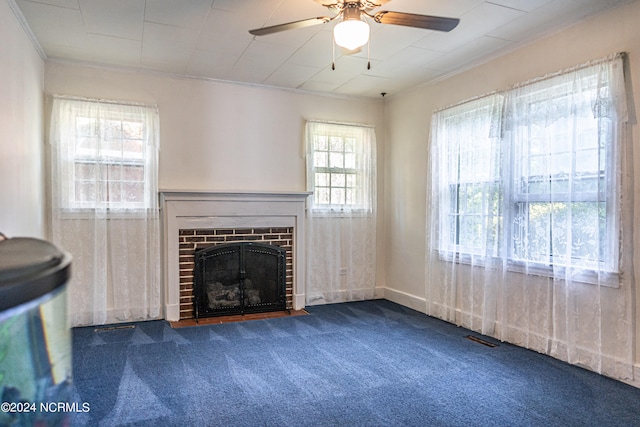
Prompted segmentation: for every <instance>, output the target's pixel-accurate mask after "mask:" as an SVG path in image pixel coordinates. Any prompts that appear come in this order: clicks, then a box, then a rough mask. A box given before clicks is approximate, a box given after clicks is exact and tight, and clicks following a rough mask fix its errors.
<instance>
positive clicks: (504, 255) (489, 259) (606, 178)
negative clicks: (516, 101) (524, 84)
mask: <svg viewBox="0 0 640 427" xmlns="http://www.w3.org/2000/svg"><path fill="white" fill-rule="evenodd" d="M559 85H560V84H559ZM607 89H608V87H607ZM594 90H602V87H600V86H598V87H596V88H595V89H594ZM569 95H570V94H569V93H568V92H567V93H563V94H560V95H558V96H569ZM472 102H473V101H472ZM472 102H470V103H469V105H470V109H472V108H473V104H472ZM503 108H504V104H503ZM459 114H460V115H464V111H463V112H461V113H459ZM487 114H490V112H487ZM502 114H503V113H502V112H501V116H502ZM574 117H575V115H574V114H572V115H571V116H570V117H569V119H571V118H574ZM594 119H595V120H596V123H595V130H594V129H591V130H592V131H594V132H595V133H596V138H601V137H602V135H600V134H599V132H601V129H600V128H599V126H600V124H601V122H599V121H600V120H609V118H607V117H600V116H599V117H594ZM503 120H504V118H503ZM432 126H433V124H432ZM502 126H504V124H502ZM529 126H532V125H529ZM607 126H609V129H608V134H607V135H608V137H607V141H606V144H604V147H599V148H597V149H598V150H601V152H598V153H597V156H598V158H597V162H598V170H597V171H595V172H594V173H593V174H592V175H593V178H594V179H595V180H596V189H594V190H590V191H584V192H571V191H570V190H568V191H567V192H566V193H558V192H551V191H549V192H544V193H536V194H532V193H527V192H526V191H525V189H524V188H518V185H517V184H516V180H517V179H518V178H526V179H527V181H526V185H527V186H528V185H529V183H530V182H531V178H532V177H535V176H534V175H531V174H529V175H526V174H524V173H520V171H519V170H518V166H516V159H515V158H514V154H513V153H514V151H515V150H513V148H512V147H506V146H505V145H504V143H503V141H502V137H503V136H504V135H500V136H501V138H500V139H501V141H500V143H499V149H500V150H503V151H502V153H501V154H502V158H503V165H502V169H501V173H500V176H499V178H500V181H501V182H502V183H503V185H502V188H501V191H502V193H501V197H502V198H503V200H504V203H503V206H504V212H502V217H501V219H499V220H500V221H501V222H502V227H501V230H500V232H501V235H499V236H497V239H498V242H499V243H498V246H499V247H498V251H497V252H498V253H497V254H486V253H485V252H486V250H485V249H484V248H482V250H481V251H477V250H474V247H471V246H467V247H465V246H462V245H459V244H458V243H459V242H460V240H459V238H457V240H456V241H455V243H456V244H448V242H451V241H452V240H451V239H452V238H453V236H452V234H453V233H455V234H459V233H460V225H459V224H453V223H452V221H451V219H449V220H448V222H446V227H440V229H439V234H442V233H444V234H445V236H442V235H440V236H439V237H438V238H437V239H436V242H437V245H438V246H437V248H436V249H437V251H438V252H439V254H440V259H442V260H447V261H452V262H459V263H468V264H474V265H490V264H495V263H503V262H506V267H507V270H508V271H514V272H520V273H526V274H532V275H539V276H546V277H559V276H564V277H571V278H572V280H574V281H578V282H584V283H600V284H603V285H605V286H612V287H617V286H618V283H619V268H620V259H619V253H618V248H617V246H616V242H618V241H619V237H620V227H619V226H618V221H617V216H618V215H619V205H618V206H615V207H614V206H613V204H614V203H616V200H613V199H614V198H615V197H614V196H612V195H611V191H609V190H610V189H609V186H610V185H611V184H610V182H611V175H612V174H615V173H616V169H615V159H614V158H613V155H612V151H613V149H612V145H613V144H619V141H618V138H617V137H616V132H615V129H614V128H615V123H613V122H611V123H608V124H607ZM502 132H504V128H503V129H502ZM529 143H530V139H529V140H527V141H526V142H523V143H522V144H523V145H524V144H529ZM575 145H576V143H575V140H572V141H571V147H570V150H571V152H572V153H575V152H576V151H575V150H576V146H575ZM589 149H592V148H589V147H587V148H586V149H585V150H589ZM439 155H440V156H442V157H443V158H445V159H446V158H447V155H449V151H446V149H445V152H443V153H440V154H439ZM547 155H549V154H548V153H547ZM601 155H604V156H605V161H604V162H602V161H601V159H600V156H601ZM573 156H575V154H572V159H573V161H572V164H571V166H570V174H573V175H572V177H574V176H575V174H576V171H577V168H576V162H575V157H573ZM531 158H532V155H531V153H530V152H529V153H528V154H527V156H526V157H525V156H522V159H521V160H522V161H523V162H524V161H529V160H530V159H531ZM439 161H443V160H442V159H441V160H439ZM444 161H446V160H444ZM462 167H463V165H462V164H461V163H460V162H459V163H458V171H457V173H458V177H459V176H460V173H461V169H460V168H462ZM449 172H451V171H449ZM545 177H546V178H549V180H553V179H556V180H557V179H558V175H546V176H542V181H544V178H545ZM566 179H567V182H570V178H566ZM508 180H512V181H511V182H510V183H509V182H507V181H508ZM486 184H487V182H485V181H484V180H478V181H473V182H471V183H465V182H462V181H461V180H458V181H457V182H452V181H450V180H449V179H447V180H446V183H443V184H442V185H441V188H445V187H447V190H443V191H448V192H449V193H448V197H447V200H448V201H449V203H448V204H449V206H444V202H443V200H439V201H438V203H439V206H438V209H439V212H440V213H439V216H440V221H442V220H443V216H447V217H449V218H452V217H453V216H455V215H458V216H459V215H460V211H461V207H460V206H459V205H457V206H454V204H453V203H452V202H451V199H452V198H454V197H456V194H457V195H458V197H459V191H454V190H453V189H452V188H453V187H454V186H456V185H457V187H458V190H459V188H460V186H461V185H479V186H483V185H486ZM523 185H524V184H523ZM602 196H604V198H603V197H602ZM483 197H486V196H484V195H483ZM558 202H562V203H595V204H596V206H595V209H596V213H597V214H598V215H600V213H599V210H600V209H601V208H602V205H601V206H598V205H597V204H604V210H605V211H604V216H605V218H604V221H605V223H604V227H603V230H602V231H603V232H604V233H605V237H604V239H603V241H604V243H600V244H598V245H597V246H598V251H599V255H598V260H597V261H594V262H593V263H592V264H589V263H588V262H578V263H574V262H573V261H574V260H576V259H578V260H580V259H581V258H578V257H576V258H574V259H572V262H571V263H570V264H569V266H568V265H567V263H566V262H565V263H560V262H554V261H553V258H552V256H551V257H550V259H549V262H548V263H546V262H538V261H536V260H533V259H532V260H527V259H522V258H518V257H517V255H516V254H515V248H514V244H513V236H515V235H516V234H517V233H518V230H517V228H518V226H517V225H516V224H515V223H514V218H515V217H516V216H517V215H518V214H519V210H520V209H523V210H525V211H526V210H527V208H528V207H529V206H531V204H532V203H558ZM454 209H457V210H454ZM481 213H482V214H483V216H485V217H486V216H488V213H489V211H487V210H483V211H482V212H481ZM601 242H602V241H601ZM601 256H604V259H601V258H600V257H601Z"/></svg>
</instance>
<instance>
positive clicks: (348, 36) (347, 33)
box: [333, 3, 369, 50]
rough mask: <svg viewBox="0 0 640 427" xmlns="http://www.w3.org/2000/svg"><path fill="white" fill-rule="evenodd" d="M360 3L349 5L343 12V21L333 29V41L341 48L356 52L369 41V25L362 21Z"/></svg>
mask: <svg viewBox="0 0 640 427" xmlns="http://www.w3.org/2000/svg"><path fill="white" fill-rule="evenodd" d="M357 5H358V3H355V4H354V3H349V4H347V5H346V7H345V9H344V10H343V12H342V21H341V22H338V24H337V25H336V26H335V27H333V39H334V40H335V42H336V44H337V45H338V46H340V47H343V48H345V49H349V50H355V49H357V48H359V47H361V46H364V45H365V44H367V42H368V41H369V24H367V23H366V22H365V21H363V20H362V18H361V15H360V9H359V7H358V6H357Z"/></svg>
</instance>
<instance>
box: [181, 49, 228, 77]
mask: <svg viewBox="0 0 640 427" xmlns="http://www.w3.org/2000/svg"><path fill="white" fill-rule="evenodd" d="M238 58H239V56H231V55H228V54H225V53H224V52H214V51H210V50H196V51H194V52H193V54H192V55H191V58H190V59H189V63H188V65H187V75H189V76H200V77H208V78H212V76H215V78H222V76H229V75H230V71H231V69H232V68H233V66H234V64H235V63H236V61H237V60H238Z"/></svg>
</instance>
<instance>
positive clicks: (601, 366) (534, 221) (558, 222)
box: [426, 54, 633, 379]
mask: <svg viewBox="0 0 640 427" xmlns="http://www.w3.org/2000/svg"><path fill="white" fill-rule="evenodd" d="M625 99H626V92H625V84H624V76H623V55H620V54H618V55H613V56H611V57H609V58H605V59H602V60H599V61H594V62H592V63H588V64H584V65H581V66H579V67H575V68H574V69H570V70H566V71H563V72H560V73H557V74H555V75H550V76H545V77H544V78H541V79H538V80H536V81H532V82H527V83H524V84H521V85H518V86H517V87H514V88H512V89H510V90H507V91H505V92H503V93H500V94H494V95H490V96H484V97H480V98H478V99H476V100H473V101H470V102H467V103H464V104H461V105H458V106H455V107H451V108H446V109H443V110H441V111H438V112H436V113H434V115H433V117H432V135H431V153H430V154H431V181H432V188H431V191H430V193H429V195H428V201H429V204H430V205H431V206H432V209H431V212H430V218H429V222H430V225H431V227H430V235H429V238H428V242H427V244H428V248H427V249H428V250H427V254H428V259H427V272H426V277H427V283H426V297H427V310H428V312H429V313H430V314H432V315H434V316H437V317H441V318H443V319H446V320H448V321H451V322H454V323H456V324H458V325H462V326H465V327H468V328H470V329H474V330H477V331H479V332H482V333H484V334H487V335H492V336H495V337H497V338H499V339H501V340H504V341H509V342H512V343H515V344H518V345H521V346H524V347H527V348H531V349H533V350H536V351H539V352H542V353H546V354H550V355H552V356H554V357H557V358H559V359H562V360H565V361H568V362H569V363H572V364H577V365H580V366H584V367H586V368H588V369H591V370H594V371H596V372H600V373H603V374H606V375H609V376H612V377H615V378H619V379H629V378H631V375H632V363H633V349H632V342H633V339H632V338H633V320H632V317H631V307H632V291H631V287H632V285H633V282H632V281H631V280H630V277H629V276H630V273H631V271H630V269H629V268H630V259H629V257H628V252H629V250H628V248H629V247H630V240H629V233H628V232H627V233H625V231H626V230H627V228H626V227H627V226H628V224H630V220H631V215H632V212H631V206H630V203H629V200H628V199H623V198H622V197H621V196H622V194H624V193H623V192H621V188H624V187H623V186H624V185H626V183H625V182H622V181H621V176H623V175H622V173H621V171H623V170H626V168H627V167H628V164H626V163H624V164H623V162H622V158H623V157H624V154H625V152H626V150H629V147H628V146H627V144H626V143H625V141H626V138H625V136H626V132H627V130H626V127H625V122H626V119H627V110H626V103H625Z"/></svg>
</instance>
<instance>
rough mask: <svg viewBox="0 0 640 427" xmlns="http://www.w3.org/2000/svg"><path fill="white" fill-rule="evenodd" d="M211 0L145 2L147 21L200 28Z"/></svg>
mask: <svg viewBox="0 0 640 427" xmlns="http://www.w3.org/2000/svg"><path fill="white" fill-rule="evenodd" d="M212 4H213V0H189V1H188V2H186V1H184V0H153V1H148V2H146V7H145V12H144V19H145V21H147V22H155V23H158V24H167V25H174V26H176V27H184V28H194V29H198V30H199V29H200V28H201V27H202V23H203V22H204V20H205V19H206V17H207V15H208V14H209V10H210V9H211V5H212Z"/></svg>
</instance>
